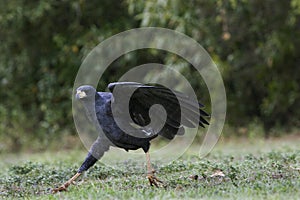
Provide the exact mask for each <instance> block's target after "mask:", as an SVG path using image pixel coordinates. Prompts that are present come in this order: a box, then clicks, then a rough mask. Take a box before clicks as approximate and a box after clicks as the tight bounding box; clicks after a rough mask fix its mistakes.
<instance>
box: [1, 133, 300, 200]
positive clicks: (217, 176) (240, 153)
mask: <svg viewBox="0 0 300 200" xmlns="http://www.w3.org/2000/svg"><path fill="white" fill-rule="evenodd" d="M298 145H299V137H292V138H281V139H272V140H268V141H265V140H262V139H257V140H251V141H249V140H246V139H238V140H231V141H225V142H224V141H220V143H219V144H218V145H217V146H216V148H215V149H214V150H213V151H212V152H211V154H210V155H209V156H207V157H205V158H201V159H200V158H199V157H198V156H197V155H198V154H197V150H198V146H196V145H193V146H192V148H190V149H189V150H188V151H187V152H186V153H185V154H184V155H183V156H182V157H181V158H180V159H178V160H175V161H174V162H172V163H171V164H169V165H167V164H160V163H155V164H154V165H155V167H156V168H157V169H158V171H157V176H158V177H159V178H160V179H162V180H164V181H165V183H166V186H165V187H162V188H155V187H150V186H149V185H148V182H147V179H146V173H145V166H141V165H139V164H137V163H136V162H135V161H134V160H128V161H126V162H122V163H117V167H115V168H111V167H109V166H106V165H104V164H101V163H98V164H97V165H96V166H95V167H93V168H92V169H91V170H90V171H88V172H87V173H86V174H85V175H84V176H83V177H82V179H81V180H79V181H78V182H77V184H76V185H72V186H71V187H70V188H69V190H68V192H61V193H57V194H51V188H52V187H53V186H59V184H61V183H62V182H63V181H65V180H67V179H68V178H70V177H71V176H72V175H73V174H74V173H75V172H76V169H77V168H78V166H79V165H80V164H81V161H82V159H83V158H84V157H85V154H86V151H85V150H72V151H60V152H45V153H35V154H32V153H31V154H29V153H23V154H18V155H15V154H10V155H8V154H6V155H1V163H0V167H1V171H0V199H1V198H20V197H25V198H28V199H98V198H101V199H224V198H227V199H262V198H264V199H298V197H299V196H300V171H299V167H300V148H299V146H298Z"/></svg>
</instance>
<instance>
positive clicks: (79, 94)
mask: <svg viewBox="0 0 300 200" xmlns="http://www.w3.org/2000/svg"><path fill="white" fill-rule="evenodd" d="M95 94H96V89H95V88H94V87H93V86H90V85H82V86H80V87H78V88H77V89H76V99H80V100H88V99H93V98H94V97H95Z"/></svg>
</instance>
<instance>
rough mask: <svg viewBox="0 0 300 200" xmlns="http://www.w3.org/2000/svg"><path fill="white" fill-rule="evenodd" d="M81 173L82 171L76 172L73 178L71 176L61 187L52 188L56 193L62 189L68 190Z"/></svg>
mask: <svg viewBox="0 0 300 200" xmlns="http://www.w3.org/2000/svg"><path fill="white" fill-rule="evenodd" d="M80 175H81V173H79V172H78V173H76V174H75V175H74V176H73V177H72V178H70V179H69V180H68V181H67V182H65V183H64V184H62V185H61V186H60V187H58V188H54V189H52V193H53V194H54V193H57V192H60V191H66V190H67V188H68V187H69V185H71V184H72V183H73V182H74V181H75V180H76V179H77V178H78V177H79V176H80Z"/></svg>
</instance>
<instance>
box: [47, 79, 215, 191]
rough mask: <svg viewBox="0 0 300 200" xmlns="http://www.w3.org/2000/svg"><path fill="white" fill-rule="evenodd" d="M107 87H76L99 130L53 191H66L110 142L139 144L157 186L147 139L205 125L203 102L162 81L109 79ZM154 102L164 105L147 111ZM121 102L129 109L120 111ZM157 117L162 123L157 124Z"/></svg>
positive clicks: (123, 145)
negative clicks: (79, 162)
mask: <svg viewBox="0 0 300 200" xmlns="http://www.w3.org/2000/svg"><path fill="white" fill-rule="evenodd" d="M108 89H109V91H110V92H97V91H96V89H95V88H94V87H93V86H91V85H82V86H80V87H78V88H77V89H76V94H75V99H76V100H78V101H80V102H81V104H82V105H83V108H84V110H85V112H86V116H87V118H88V119H89V121H90V122H91V124H94V125H99V127H101V129H102V131H99V135H98V137H97V139H96V140H95V141H94V143H93V144H92V145H91V147H90V149H89V151H88V154H87V156H86V158H85V160H84V161H83V163H82V165H81V166H80V167H79V169H78V170H77V173H76V174H75V175H74V176H73V177H71V178H70V179H69V180H68V181H67V182H65V183H64V184H62V185H61V186H60V187H56V188H54V189H52V192H53V193H56V192H59V191H66V190H67V188H68V187H69V185H71V184H72V183H73V182H75V180H76V179H77V178H78V177H79V176H80V175H81V174H82V173H83V172H85V171H87V170H88V169H89V168H90V167H92V166H93V165H94V164H95V163H96V162H97V161H98V160H99V159H101V157H102V156H103V155H104V153H105V152H106V151H108V150H109V148H110V147H111V146H114V147H119V148H122V149H124V150H125V151H129V150H137V149H140V148H141V149H142V150H143V151H144V153H145V155H146V163H147V179H148V181H149V183H150V185H151V186H156V187H158V186H159V184H163V181H161V180H160V179H159V178H157V177H156V176H155V170H154V169H153V168H152V165H151V161H150V153H149V148H150V144H151V143H150V142H151V140H153V139H154V138H156V137H157V136H158V135H160V136H162V137H164V138H166V139H169V140H172V139H173V138H174V137H175V136H176V135H183V134H184V133H185V129H184V128H185V127H188V128H196V127H198V125H200V126H202V127H205V125H209V122H208V121H207V118H209V117H210V116H209V114H208V113H207V112H205V111H204V110H203V107H204V105H203V104H201V103H200V102H198V101H197V100H192V99H191V98H190V97H189V96H188V95H186V94H183V93H181V92H178V91H174V90H171V89H169V88H167V87H165V86H163V85H159V84H142V83H137V82H113V83H110V84H108ZM126 99H128V101H129V102H128V101H127V102H126ZM156 104H158V105H161V106H163V108H164V109H156V110H155V112H152V113H151V107H152V106H154V105H156ZM125 106H127V107H128V111H129V113H126V112H125V111H124V108H125ZM125 110H126V109H125ZM149 110H150V111H149ZM155 119H156V120H155ZM161 121H164V123H162V124H159V123H158V122H161Z"/></svg>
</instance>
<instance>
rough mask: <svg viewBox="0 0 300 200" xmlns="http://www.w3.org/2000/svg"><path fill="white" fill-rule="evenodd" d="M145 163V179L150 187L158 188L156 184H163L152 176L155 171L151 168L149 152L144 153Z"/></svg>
mask: <svg viewBox="0 0 300 200" xmlns="http://www.w3.org/2000/svg"><path fill="white" fill-rule="evenodd" d="M146 161H147V178H148V180H149V182H150V185H151V186H153V185H155V186H156V187H158V183H163V182H162V181H161V180H159V179H158V178H156V176H155V175H154V173H155V170H154V169H153V168H152V166H151V161H150V154H149V152H146Z"/></svg>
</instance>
